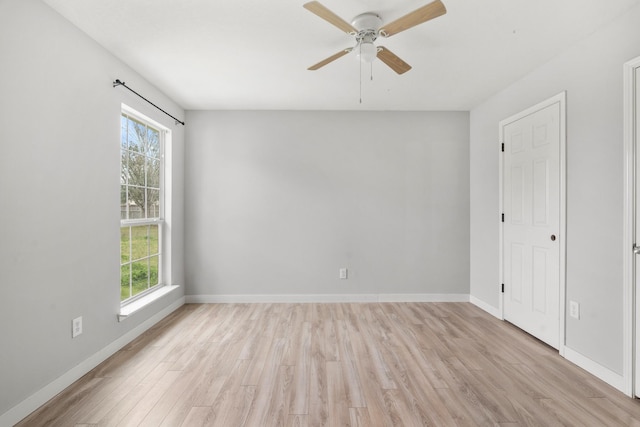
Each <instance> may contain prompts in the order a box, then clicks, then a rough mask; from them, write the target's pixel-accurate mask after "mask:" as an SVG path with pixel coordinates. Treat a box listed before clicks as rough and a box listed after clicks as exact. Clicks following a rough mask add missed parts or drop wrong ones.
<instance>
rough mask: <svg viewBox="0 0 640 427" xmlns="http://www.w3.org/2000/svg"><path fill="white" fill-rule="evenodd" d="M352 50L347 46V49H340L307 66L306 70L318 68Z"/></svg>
mask: <svg viewBox="0 0 640 427" xmlns="http://www.w3.org/2000/svg"><path fill="white" fill-rule="evenodd" d="M352 50H353V49H352V48H347V49H344V50H341V51H340V52H338V53H336V54H335V55H331V56H330V57H328V58H327V59H324V60H322V61H320V62H318V63H317V64H315V65H312V66H311V67H309V68H307V70H317V69H318V68H322V67H324V66H325V65H327V64H328V63H330V62H333V61H335V60H336V59H338V58H341V57H343V56H345V55H346V54H347V53H349V52H351V51H352Z"/></svg>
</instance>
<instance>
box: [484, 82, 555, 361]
mask: <svg viewBox="0 0 640 427" xmlns="http://www.w3.org/2000/svg"><path fill="white" fill-rule="evenodd" d="M566 99H567V95H566V92H561V93H559V94H557V95H555V96H553V97H551V98H549V99H547V100H545V101H542V102H540V103H538V104H536V105H534V106H532V107H530V108H527V109H526V110H524V111H521V112H519V113H517V114H515V115H513V116H511V117H509V118H507V119H504V120H502V121H500V123H499V141H498V142H499V146H502V147H504V146H503V145H502V144H503V143H504V142H505V133H504V130H505V127H506V126H508V125H509V124H511V123H514V122H516V121H518V120H520V119H522V118H525V117H527V116H529V115H531V114H533V113H535V112H537V111H539V110H543V109H545V108H547V107H549V106H552V105H554V104H558V105H559V115H560V117H559V132H560V141H559V150H560V153H559V159H558V161H559V169H560V171H559V172H560V177H559V178H560V179H559V186H560V188H559V213H560V218H559V236H560V239H559V258H560V265H559V281H560V283H559V286H560V294H559V331H558V332H559V333H558V337H559V339H558V352H559V353H560V355H561V356H564V354H565V313H566V211H567V209H566V199H567V197H566V170H567V167H566V141H567V128H566V102H567V101H566ZM536 130H537V131H540V132H542V131H543V130H542V129H537V128H536ZM534 142H535V141H534ZM506 149H512V148H510V147H507V148H506ZM499 156H500V157H499V186H500V190H499V191H500V197H499V204H500V205H499V214H502V213H504V207H505V206H504V201H505V200H504V199H505V194H504V183H505V170H504V166H505V165H504V152H502V151H501V150H499ZM499 241H500V248H499V278H500V285H501V284H503V283H505V280H504V279H505V277H504V274H505V266H504V254H505V250H511V249H510V248H505V247H504V222H500V227H499ZM497 290H498V293H499V303H500V305H499V313H500V316H499V317H500V318H501V319H503V320H504V318H505V308H504V293H503V291H502V288H501V286H497Z"/></svg>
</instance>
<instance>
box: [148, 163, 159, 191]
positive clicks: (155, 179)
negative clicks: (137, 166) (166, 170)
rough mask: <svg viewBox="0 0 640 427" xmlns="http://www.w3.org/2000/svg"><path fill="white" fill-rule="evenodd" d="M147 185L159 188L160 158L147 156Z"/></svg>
mask: <svg viewBox="0 0 640 427" xmlns="http://www.w3.org/2000/svg"><path fill="white" fill-rule="evenodd" d="M147 187H153V188H160V160H157V159H149V158H147Z"/></svg>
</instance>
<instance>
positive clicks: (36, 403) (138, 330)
mask: <svg viewBox="0 0 640 427" xmlns="http://www.w3.org/2000/svg"><path fill="white" fill-rule="evenodd" d="M184 304H185V298H184V297H182V298H180V299H178V300H177V301H175V302H174V303H173V304H171V305H169V306H168V307H166V308H165V309H163V310H161V311H160V312H158V313H156V314H155V315H153V316H152V317H150V318H149V319H147V320H146V321H144V322H143V323H141V324H140V325H138V326H137V327H135V328H134V329H132V330H130V331H129V332H127V333H126V334H124V335H123V336H121V337H120V338H118V339H117V340H115V341H113V342H112V343H111V344H109V345H107V346H106V347H104V348H103V349H102V350H100V351H98V352H97V353H95V354H93V355H92V356H89V357H88V358H87V359H85V360H84V361H82V362H80V364H78V365H77V366H75V367H74V368H72V369H70V370H69V371H67V372H65V373H64V374H62V376H60V377H58V378H57V379H56V380H54V381H52V382H51V383H49V384H47V385H46V386H44V387H43V388H41V389H40V390H38V391H37V392H36V393H34V394H33V395H31V396H30V397H28V398H26V399H25V400H23V401H22V402H20V403H19V404H17V405H16V406H14V407H13V408H11V409H9V410H8V411H7V412H5V413H4V414H2V415H0V426H1V427H4V426H12V425H14V424H16V423H18V422H19V421H20V420H22V419H23V418H25V417H26V416H28V415H29V414H30V413H32V412H33V411H35V410H36V409H38V408H39V407H40V406H42V405H44V404H45V403H46V402H47V401H49V400H50V399H51V398H53V397H54V396H55V395H57V394H58V393H60V392H61V391H62V390H64V389H65V388H67V387H69V386H70V385H71V384H73V383H74V382H75V381H77V380H78V379H80V378H81V377H82V376H83V375H85V374H86V373H87V372H89V371H91V370H92V369H93V368H95V367H96V366H98V365H99V364H100V363H102V362H104V361H105V360H106V359H107V358H109V357H110V356H112V355H113V354H114V353H115V352H117V351H118V350H120V349H121V348H122V347H124V346H125V345H127V344H129V343H130V342H131V341H133V340H134V339H136V338H137V337H138V336H140V335H142V334H143V333H144V332H145V331H147V330H148V329H149V328H151V327H152V326H153V325H155V324H156V323H158V322H159V321H160V320H162V319H163V318H165V317H166V316H168V315H169V314H171V313H172V312H173V311H175V310H177V309H178V308H180V307H181V306H182V305H184Z"/></svg>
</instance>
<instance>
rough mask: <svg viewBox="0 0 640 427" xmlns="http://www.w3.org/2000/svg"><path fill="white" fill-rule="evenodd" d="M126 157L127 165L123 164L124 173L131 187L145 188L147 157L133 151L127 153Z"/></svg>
mask: <svg viewBox="0 0 640 427" xmlns="http://www.w3.org/2000/svg"><path fill="white" fill-rule="evenodd" d="M126 157H127V159H126V164H125V163H123V172H122V173H123V174H124V176H125V179H126V180H127V182H128V184H129V185H139V186H140V187H144V185H145V159H146V157H145V156H143V155H141V154H138V153H135V152H133V151H127V154H126Z"/></svg>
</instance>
